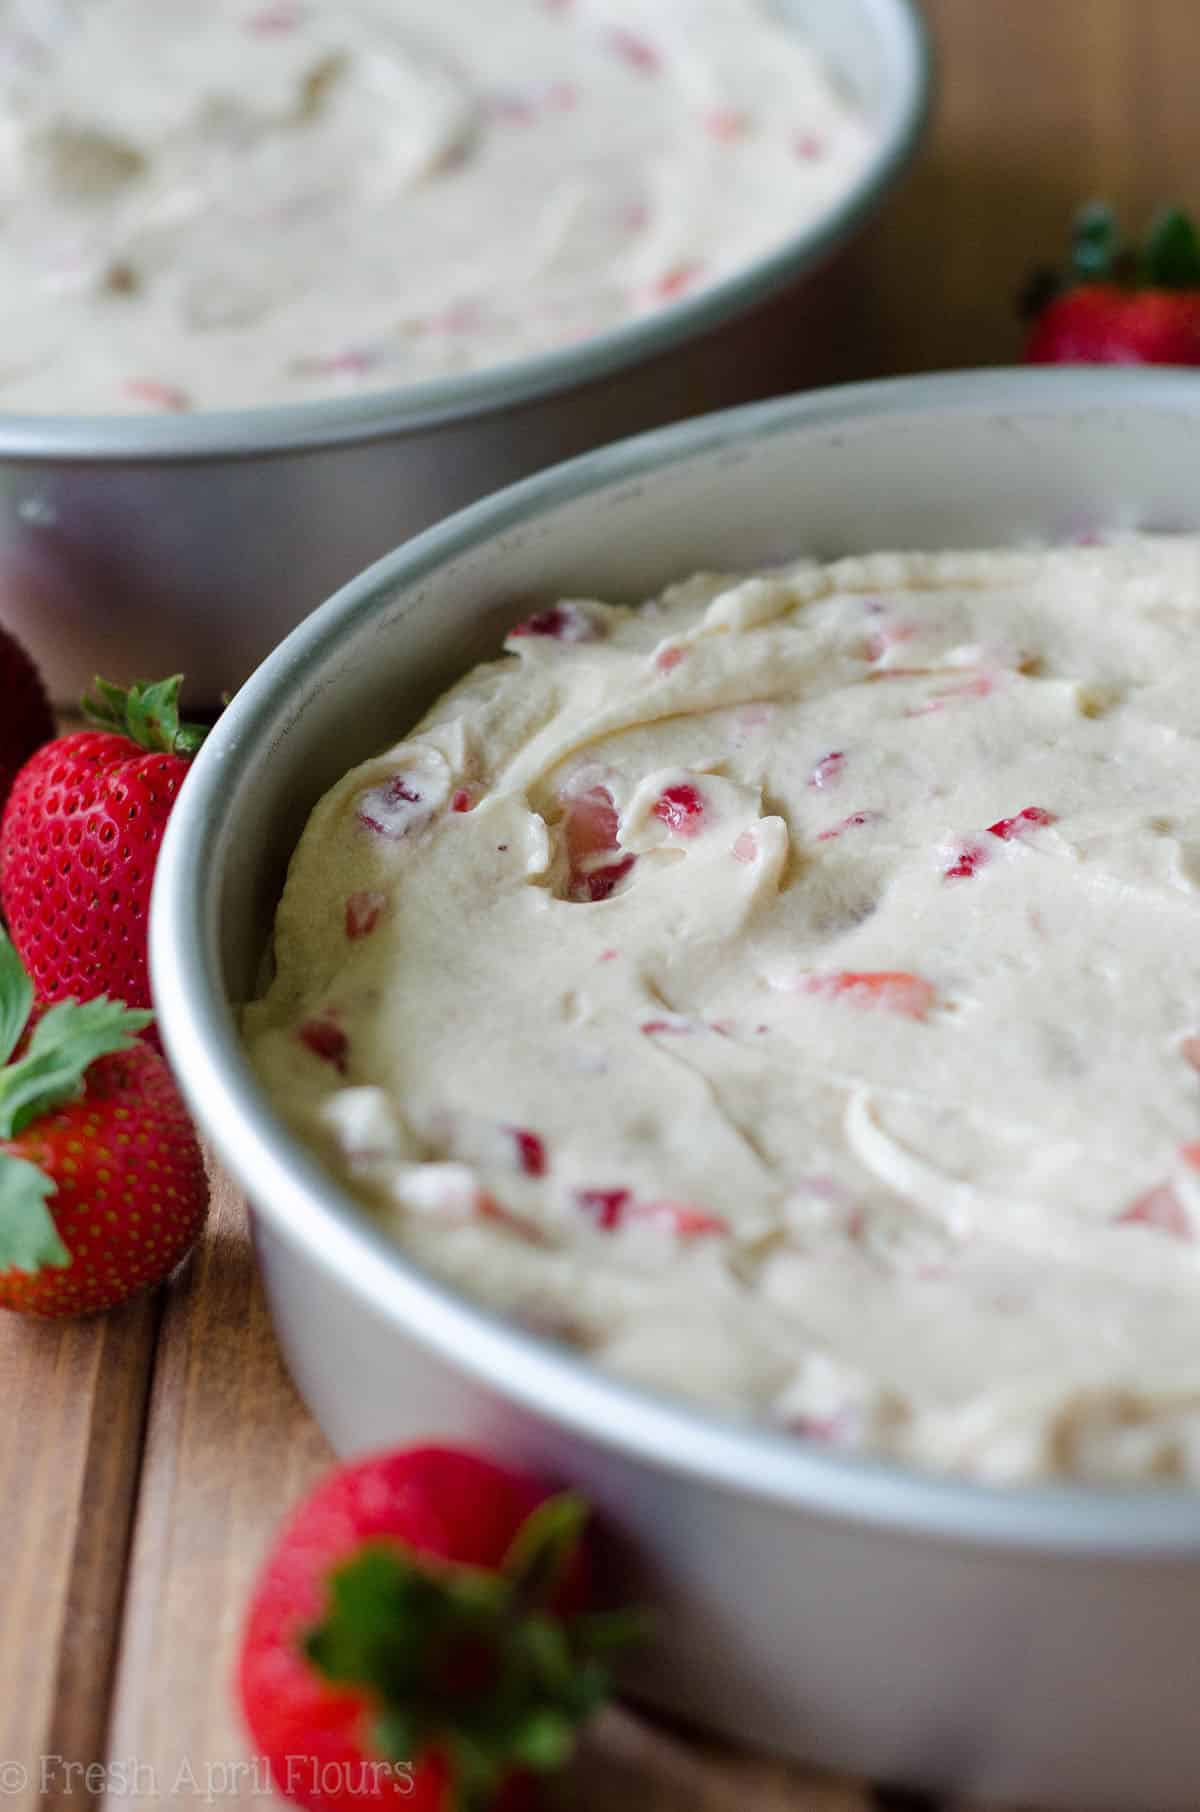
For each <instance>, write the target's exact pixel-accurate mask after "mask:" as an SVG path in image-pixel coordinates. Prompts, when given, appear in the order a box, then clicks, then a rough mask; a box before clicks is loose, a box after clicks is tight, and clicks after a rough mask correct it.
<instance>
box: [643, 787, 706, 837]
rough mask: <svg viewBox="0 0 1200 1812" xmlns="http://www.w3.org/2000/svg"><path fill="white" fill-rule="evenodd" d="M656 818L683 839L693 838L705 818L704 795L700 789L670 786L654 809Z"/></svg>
mask: <svg viewBox="0 0 1200 1812" xmlns="http://www.w3.org/2000/svg"><path fill="white" fill-rule="evenodd" d="M654 816H655V817H656V818H657V819H658V820H659V821H660V823H662V824H665V825H666V826H667V828H668V830H673V831H675V832H677V833H678V835H679V836H681V837H692V836H694V835H695V834H696V832H697V831H698V830H699V829H700V824H701V821H702V819H703V817H704V795H703V794H702V793H701V791H700V789H699V787H695V786H689V785H687V784H683V785H680V786H669V787H668V788H667V789H666V791H665V792H664V793H663V795H662V797H661V799H659V800H658V801H657V803H656V804H655V807H654Z"/></svg>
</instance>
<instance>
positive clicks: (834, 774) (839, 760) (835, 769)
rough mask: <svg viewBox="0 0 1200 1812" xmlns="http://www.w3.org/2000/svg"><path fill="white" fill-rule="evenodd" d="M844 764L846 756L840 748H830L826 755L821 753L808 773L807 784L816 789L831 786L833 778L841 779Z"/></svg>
mask: <svg viewBox="0 0 1200 1812" xmlns="http://www.w3.org/2000/svg"><path fill="white" fill-rule="evenodd" d="M845 765H846V757H845V755H844V754H843V753H842V751H841V749H830V751H829V753H828V755H822V757H821V759H820V761H818V763H817V765H816V767H815V768H814V769H813V771H812V773H811V774H810V775H809V777H808V784H809V786H814V787H816V788H817V789H818V791H820V789H821V788H823V787H827V786H832V785H833V783H834V781H835V780H840V779H841V775H842V769H843V768H844V767H845Z"/></svg>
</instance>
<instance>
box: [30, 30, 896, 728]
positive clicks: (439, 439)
mask: <svg viewBox="0 0 1200 1812" xmlns="http://www.w3.org/2000/svg"><path fill="white" fill-rule="evenodd" d="M776 4H777V5H778V7H779V10H780V12H781V13H782V14H783V15H784V16H785V17H786V18H789V19H793V20H795V22H796V24H797V26H798V27H800V28H801V29H803V30H804V31H806V32H807V34H808V35H809V37H810V38H811V40H812V42H813V43H815V44H816V45H817V46H818V47H819V48H820V49H821V50H822V51H823V52H824V54H825V55H826V57H827V58H828V60H829V63H830V66H831V68H832V69H833V70H834V71H835V73H836V74H837V75H838V76H839V77H840V79H841V80H842V82H843V83H844V84H845V86H846V87H847V89H848V90H849V91H850V92H852V93H853V94H854V95H855V96H856V97H857V98H858V100H859V102H860V104H861V105H862V106H863V107H864V109H865V110H866V112H867V114H868V115H869V117H870V118H871V119H872V121H873V122H874V124H875V128H876V133H877V138H876V144H875V148H874V151H873V153H872V155H871V157H870V159H869V161H868V163H867V165H866V167H865V168H864V169H863V171H862V172H861V173H860V175H859V177H858V178H857V180H856V181H855V183H854V184H853V185H852V187H851V188H850V189H849V190H848V191H847V192H846V194H845V195H844V196H843V197H842V199H841V201H840V202H838V203H837V205H836V206H834V207H832V208H831V209H829V211H828V212H827V213H826V214H824V215H823V216H822V217H821V218H819V219H818V220H816V221H815V222H814V223H813V224H812V225H811V226H810V227H807V228H805V230H804V231H803V232H798V233H796V234H795V235H794V236H793V237H792V238H791V239H789V240H788V241H786V242H785V243H784V244H782V245H781V246H780V247H779V248H778V249H777V250H776V251H774V252H772V253H771V254H770V255H769V256H767V257H765V258H762V259H759V260H757V261H756V262H754V263H752V264H749V265H747V266H745V268H744V269H742V270H740V271H737V272H735V273H734V274H732V275H731V276H730V277H728V278H726V279H724V280H723V281H721V282H720V283H715V284H713V285H712V286H711V287H709V288H706V289H703V290H700V291H698V292H697V293H696V295H695V296H691V297H687V298H684V299H682V300H681V301H679V302H677V303H675V304H673V305H672V306H670V307H668V308H665V309H662V310H660V311H658V312H657V313H655V314H653V315H650V316H647V317H643V318H640V319H638V320H634V321H631V322H629V323H627V324H626V325H625V326H624V327H621V328H619V329H617V330H615V331H613V332H611V333H606V334H601V335H597V336H596V337H595V338H593V339H590V340H587V341H583V342H581V343H580V344H579V345H576V346H569V347H564V348H559V349H556V350H554V351H552V352H549V353H546V354H544V355H543V356H541V357H539V358H534V359H529V360H526V361H522V362H521V363H518V364H511V365H505V366H498V367H496V368H494V369H492V370H490V371H481V372H476V373H472V374H468V375H466V376H460V377H454V378H450V379H445V380H439V381H437V382H432V383H425V384H421V385H413V386H409V387H408V388H405V389H392V390H379V391H375V392H371V393H368V394H365V395H363V396H361V397H354V398H349V399H347V398H340V399H336V400H332V401H326V402H315V403H305V404H294V405H287V406H283V407H276V408H270V409H246V410H240V411H237V412H230V413H204V414H196V415H182V416H173V417H149V416H144V417H130V416H122V417H91V418H78V419H72V418H69V417H57V416H29V417H20V418H18V417H15V416H11V415H9V416H5V415H0V623H5V624H7V625H8V626H9V627H10V628H12V629H15V630H16V632H17V633H18V635H19V636H20V637H21V639H22V640H23V641H24V642H25V643H26V645H27V646H28V647H29V648H30V650H31V651H32V652H33V654H34V655H35V656H36V657H37V659H38V662H39V664H40V665H41V667H42V669H43V671H44V673H45V674H46V677H47V680H48V682H49V685H50V689H51V692H52V694H53V695H54V697H55V698H56V699H57V700H59V701H61V702H74V701H77V700H78V698H79V695H80V693H81V692H82V691H83V689H84V688H85V686H87V685H89V684H90V682H91V679H92V676H93V674H95V673H96V672H97V671H99V672H102V673H105V674H108V675H110V676H111V677H112V678H114V679H119V680H121V681H122V683H124V682H126V681H128V680H129V679H132V678H133V677H134V675H135V674H144V673H173V672H177V671H178V670H180V669H181V668H182V669H184V670H185V671H186V672H187V675H188V678H189V682H190V684H189V697H190V699H191V700H192V702H193V703H209V704H215V703H216V702H217V701H218V700H219V699H220V698H221V697H222V696H223V695H224V694H225V693H226V692H228V691H231V690H232V689H233V688H234V687H235V686H237V685H238V684H240V682H241V681H242V680H243V679H245V678H246V676H247V675H248V674H249V673H250V672H251V671H252V670H253V668H254V667H255V666H256V665H257V663H258V662H259V661H260V660H262V659H263V657H264V656H265V655H266V654H267V653H268V652H269V651H270V650H271V649H272V648H273V647H274V646H275V645H276V643H277V642H278V641H279V640H280V639H281V638H282V637H283V636H284V635H285V634H286V633H287V631H288V630H289V629H291V628H292V627H293V625H294V624H296V623H298V622H299V621H300V619H301V618H302V617H303V616H304V615H305V614H306V613H307V612H308V611H309V610H311V609H312V608H313V607H314V606H315V605H317V604H319V603H320V602H321V600H322V599H323V598H326V597H328V595H329V593H330V592H331V591H332V590H333V589H334V588H335V586H338V585H340V584H342V583H343V581H344V580H346V579H348V578H349V577H350V576H351V575H352V574H353V573H355V572H358V571H359V570H360V569H361V568H362V567H363V566H364V565H366V564H367V562H368V561H371V560H374V559H377V558H378V556H379V555H380V554H383V553H385V552H386V551H387V549H388V548H390V547H394V546H395V545H396V543H397V541H399V540H401V539H403V538H404V537H405V536H406V535H411V534H414V533H415V532H416V531H417V530H418V529H422V528H424V527H426V526H427V525H428V524H429V523H431V522H433V521H436V520H437V519H438V518H439V517H441V516H444V515H446V514H447V513H448V512H449V511H451V510H453V509H457V508H459V507H460V506H461V505H462V504H465V503H469V502H471V501H473V500H474V499H475V498H477V497H481V496H484V495H485V494H486V493H488V492H490V491H493V490H495V489H497V488H498V487H499V486H500V485H504V484H508V483H510V482H511V481H512V480H513V479H515V478H519V477H522V476H523V475H524V474H525V473H528V472H534V471H537V470H539V469H540V468H541V467H543V466H545V465H548V464H550V463H551V462H553V461H555V460H560V459H564V458H566V457H568V456H569V455H571V454H574V453H580V452H584V451H586V450H587V449H588V448H589V447H595V446H598V445H600V444H602V443H603V442H605V441H610V440H613V439H616V438H617V437H618V436H620V435H623V434H631V433H634V432H636V431H637V430H639V429H642V428H648V427H653V426H655V425H656V424H658V423H660V422H666V421H673V420H677V419H678V418H680V417H682V416H685V415H695V414H698V413H700V412H701V411H702V410H705V409H713V408H718V407H721V406H723V405H725V404H727V403H733V402H741V401H744V400H746V399H747V398H748V397H753V396H766V395H769V394H771V393H772V392H775V391H778V390H781V389H789V388H792V387H794V386H796V385H798V384H800V383H806V382H811V381H815V377H816V374H817V372H818V370H819V369H820V368H821V360H822V359H823V361H824V369H825V370H828V368H829V351H828V348H829V344H830V337H831V335H836V333H837V321H836V319H833V318H831V317H832V316H833V315H834V314H835V311H836V308H837V298H836V297H835V296H834V297H825V296H823V295H822V293H821V286H820V285H818V286H816V293H815V294H810V292H811V291H812V286H810V285H806V286H804V288H803V289H802V290H800V291H797V290H795V289H794V288H793V289H792V291H791V293H790V294H788V295H781V292H783V291H785V290H786V289H787V288H788V286H790V285H794V284H795V281H796V279H798V278H799V277H801V276H802V275H804V274H805V273H806V272H808V271H810V270H811V269H812V268H813V267H814V266H816V265H817V264H819V263H821V262H823V261H824V260H826V259H827V258H829V257H830V256H831V254H832V253H833V252H834V251H835V250H836V249H837V248H838V247H839V246H841V245H842V244H844V243H845V242H846V241H847V240H848V239H849V238H850V237H851V236H852V235H853V234H854V233H855V232H856V231H857V230H858V229H859V228H860V227H861V226H862V225H863V223H864V222H865V220H866V219H867V218H868V217H869V215H870V214H871V213H873V212H874V210H875V209H876V208H877V207H878V206H879V204H880V202H881V201H882V199H883V197H884V195H885V194H886V193H887V191H888V189H889V188H890V187H891V186H892V184H893V183H894V182H895V180H896V178H897V177H898V175H899V174H900V171H901V170H902V169H903V167H904V165H905V164H906V163H907V161H908V159H909V157H910V155H911V153H912V151H913V149H914V147H915V145H916V143H917V139H918V137H919V135H920V130H921V126H922V124H923V122H924V118H925V114H926V108H927V100H928V91H929V55H928V48H927V43H926V38H925V34H924V31H923V28H922V25H921V22H920V15H919V13H918V11H917V8H916V6H915V4H914V0H776ZM771 297H779V298H780V299H779V300H778V301H777V302H776V303H775V305H774V306H773V307H770V308H767V307H766V306H765V305H766V304H767V302H768V299H769V298H771ZM818 355H820V357H818Z"/></svg>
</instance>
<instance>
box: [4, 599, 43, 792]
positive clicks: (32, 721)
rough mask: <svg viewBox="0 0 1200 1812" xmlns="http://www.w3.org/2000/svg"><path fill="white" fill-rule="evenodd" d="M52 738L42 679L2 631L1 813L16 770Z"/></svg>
mask: <svg viewBox="0 0 1200 1812" xmlns="http://www.w3.org/2000/svg"><path fill="white" fill-rule="evenodd" d="M53 735H54V717H53V714H52V712H51V710H50V704H49V700H48V699H47V697H46V690H45V687H44V686H43V685H42V678H41V675H40V674H39V672H38V670H37V668H36V667H35V666H34V664H33V662H32V661H31V660H30V658H29V656H28V655H27V654H26V652H25V650H24V649H23V648H22V646H21V644H20V643H19V642H18V641H17V640H16V638H15V637H14V636H11V635H10V634H9V633H8V631H7V630H6V629H0V811H2V810H3V809H4V801H5V800H6V799H7V798H8V794H9V789H10V788H11V786H12V783H13V780H14V779H15V778H16V773H17V769H18V768H19V767H20V766H21V764H22V763H23V762H25V761H28V759H29V757H30V756H31V755H32V754H33V751H34V750H35V749H36V748H39V747H40V746H41V744H42V743H44V742H49V740H50V738H51V737H52V736H53Z"/></svg>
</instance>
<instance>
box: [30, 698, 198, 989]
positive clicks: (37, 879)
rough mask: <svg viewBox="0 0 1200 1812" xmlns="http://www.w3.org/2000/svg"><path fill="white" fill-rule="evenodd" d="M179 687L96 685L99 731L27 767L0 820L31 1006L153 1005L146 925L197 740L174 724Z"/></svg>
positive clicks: (93, 704) (64, 742) (44, 753)
mask: <svg viewBox="0 0 1200 1812" xmlns="http://www.w3.org/2000/svg"><path fill="white" fill-rule="evenodd" d="M180 683H181V682H180V678H179V676H178V675H176V676H175V677H174V678H173V679H168V680H162V681H160V682H158V683H157V684H153V685H152V684H150V683H148V682H146V681H139V682H138V683H137V684H136V685H134V686H131V687H130V689H129V691H128V692H123V691H121V690H120V688H119V687H116V686H110V685H108V684H107V683H106V682H105V681H103V680H97V681H96V690H97V696H96V697H94V698H91V697H89V698H86V699H84V701H83V702H84V710H85V712H86V713H87V715H88V717H89V718H90V719H91V721H92V722H93V723H95V724H96V725H97V726H98V727H97V728H96V729H94V730H77V731H75V732H74V733H73V734H71V735H69V736H61V737H58V738H57V739H56V740H55V741H54V742H51V743H47V745H46V747H45V748H43V749H39V750H38V752H37V753H36V754H35V755H34V756H33V757H32V758H31V759H30V760H29V761H27V762H26V763H25V766H24V767H23V768H22V769H21V771H20V773H19V774H18V775H17V777H16V780H15V781H14V782H13V786H12V791H11V793H10V795H9V799H8V804H7V806H6V807H5V810H4V816H3V819H0V909H2V910H3V913H4V916H5V918H6V919H7V921H8V929H9V933H10V935H11V937H12V940H13V942H14V944H15V945H16V947H17V950H18V951H19V953H20V956H21V959H22V961H23V962H24V964H25V967H26V968H27V969H28V971H29V973H30V975H31V976H32V977H33V980H34V984H35V986H36V988H37V992H38V996H39V998H40V999H42V1000H47V1001H56V1000H65V999H67V998H68V997H71V996H73V997H75V998H77V999H81V1000H89V999H91V998H92V997H93V996H94V995H97V994H101V993H108V994H110V995H112V997H113V998H114V999H119V1000H123V1001H125V1002H126V1004H127V1005H128V1006H131V1007H148V1006H149V1005H150V978H149V974H148V971H147V961H146V920H147V915H148V912H149V908H150V889H151V885H152V883H153V880H154V865H155V862H156V861H157V859H158V847H159V844H160V843H161V842H162V837H163V832H164V831H165V830H166V827H167V819H168V817H169V816H170V812H171V807H172V806H173V805H174V803H175V798H176V795H177V794H178V792H179V788H180V787H181V786H182V784H183V780H184V777H185V775H186V774H187V770H188V763H189V761H190V759H191V757H192V756H193V755H194V754H195V752H196V750H197V749H198V748H199V747H200V744H201V742H202V741H203V739H204V735H205V731H204V730H203V729H202V728H200V727H199V726H198V725H194V724H181V723H180V721H179V687H180Z"/></svg>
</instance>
